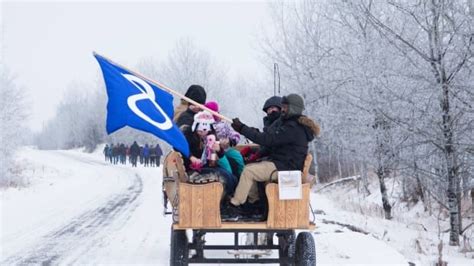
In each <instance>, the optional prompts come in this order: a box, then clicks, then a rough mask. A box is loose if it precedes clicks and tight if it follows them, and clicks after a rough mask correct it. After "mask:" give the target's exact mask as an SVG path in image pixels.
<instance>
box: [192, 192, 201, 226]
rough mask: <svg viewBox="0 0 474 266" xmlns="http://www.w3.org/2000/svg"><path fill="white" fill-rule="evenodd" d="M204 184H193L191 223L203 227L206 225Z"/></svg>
mask: <svg viewBox="0 0 474 266" xmlns="http://www.w3.org/2000/svg"><path fill="white" fill-rule="evenodd" d="M203 188H204V186H191V195H192V201H191V204H192V209H191V224H192V225H193V226H197V227H202V226H203V225H204V221H203V220H204V216H203V209H204V206H203V205H204V190H203Z"/></svg>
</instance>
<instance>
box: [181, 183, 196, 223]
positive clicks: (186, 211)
mask: <svg viewBox="0 0 474 266" xmlns="http://www.w3.org/2000/svg"><path fill="white" fill-rule="evenodd" d="M178 189H179V192H178V193H179V194H178V196H179V207H178V215H179V225H180V226H183V227H187V226H191V225H192V220H191V219H192V217H191V210H192V201H193V199H192V191H191V187H190V185H188V184H185V183H180V184H179V188H178Z"/></svg>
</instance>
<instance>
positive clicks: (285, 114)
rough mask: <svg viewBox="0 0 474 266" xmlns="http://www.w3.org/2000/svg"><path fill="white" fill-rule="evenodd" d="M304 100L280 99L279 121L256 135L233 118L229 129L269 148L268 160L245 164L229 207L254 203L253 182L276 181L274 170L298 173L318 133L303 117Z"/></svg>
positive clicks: (256, 131) (317, 129) (305, 117)
mask: <svg viewBox="0 0 474 266" xmlns="http://www.w3.org/2000/svg"><path fill="white" fill-rule="evenodd" d="M303 110H304V100H303V98H302V97H301V96H299V95H298V94H289V95H287V96H285V97H283V98H282V115H281V118H280V119H279V120H277V121H275V123H277V124H274V125H272V126H273V127H274V128H273V130H271V131H270V132H259V130H258V129H256V128H251V127H248V126H246V125H245V124H243V123H242V122H241V121H240V120H239V119H238V118H235V119H233V123H232V127H233V128H234V129H235V130H236V131H237V132H239V133H240V134H242V135H244V136H245V137H247V138H248V139H250V140H252V141H253V142H255V143H257V144H259V145H263V146H267V147H270V148H271V149H272V153H271V154H270V155H269V157H268V161H262V162H259V163H253V164H249V165H247V166H246V167H245V168H244V171H243V172H242V175H241V177H240V181H239V184H238V185H237V188H236V190H235V193H234V197H232V199H231V200H230V203H231V204H230V205H231V207H235V206H239V205H242V204H244V203H245V202H246V201H247V197H248V202H249V203H254V202H256V201H257V200H258V192H257V188H256V182H263V181H270V179H271V180H276V179H277V176H278V171H290V170H302V169H303V165H304V160H305V158H306V155H307V154H308V143H309V142H310V141H312V140H313V139H314V138H315V137H316V136H318V135H319V133H320V128H319V125H318V124H316V123H315V122H314V121H313V120H312V119H311V118H309V117H307V116H305V115H303V114H302V113H303Z"/></svg>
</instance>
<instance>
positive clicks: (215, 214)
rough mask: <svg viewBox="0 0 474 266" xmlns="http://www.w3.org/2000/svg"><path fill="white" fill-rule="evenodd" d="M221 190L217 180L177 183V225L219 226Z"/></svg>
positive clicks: (192, 226) (221, 187)
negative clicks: (202, 182) (206, 182)
mask: <svg viewBox="0 0 474 266" xmlns="http://www.w3.org/2000/svg"><path fill="white" fill-rule="evenodd" d="M223 190H224V189H223V186H222V184H221V183H219V182H213V183H208V184H187V183H179V213H178V215H179V226H180V227H189V228H206V227H218V226H220V224H221V217H220V200H221V197H222V192H223Z"/></svg>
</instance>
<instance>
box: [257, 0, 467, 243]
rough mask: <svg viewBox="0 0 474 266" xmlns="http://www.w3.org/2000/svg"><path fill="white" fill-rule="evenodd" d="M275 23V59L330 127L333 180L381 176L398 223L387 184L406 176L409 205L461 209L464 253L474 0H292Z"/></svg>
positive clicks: (456, 223)
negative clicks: (355, 175)
mask: <svg viewBox="0 0 474 266" xmlns="http://www.w3.org/2000/svg"><path fill="white" fill-rule="evenodd" d="M272 19H273V25H274V26H273V31H267V32H273V33H274V34H272V35H269V34H267V35H265V34H264V35H263V36H264V37H263V38H262V47H263V51H264V53H265V54H266V55H267V58H268V59H269V60H274V61H276V62H277V63H278V64H279V66H280V69H281V75H282V84H284V88H286V90H285V92H286V91H294V90H297V91H298V92H299V93H301V94H302V95H304V97H305V100H306V104H307V109H308V110H307V111H308V112H309V113H310V114H311V116H313V117H315V118H317V119H319V121H320V122H321V125H322V130H323V131H322V132H323V134H322V138H321V139H320V140H319V141H318V144H317V147H318V149H317V151H318V159H319V162H320V165H319V167H320V171H319V173H320V174H323V175H322V176H321V178H328V177H331V176H334V173H337V175H339V176H340V177H342V176H344V175H346V174H353V173H360V174H361V175H362V177H363V180H364V179H365V177H366V176H367V173H368V171H372V172H373V173H375V174H376V176H377V177H378V179H379V181H380V192H381V193H382V201H383V202H382V204H383V207H384V210H385V217H386V218H387V219H390V218H391V217H392V212H391V207H392V206H391V205H392V203H391V202H390V201H389V199H388V196H387V189H386V187H385V179H386V178H392V177H396V178H399V180H400V181H401V183H402V186H403V198H404V199H405V200H407V201H412V202H417V201H420V200H421V201H423V202H424V203H425V206H427V205H428V204H429V203H428V202H429V201H431V200H433V201H436V202H438V203H439V204H440V205H441V206H443V207H442V208H445V209H446V210H447V211H448V212H449V216H450V224H451V231H450V244H451V245H458V244H459V236H460V234H461V233H462V228H463V227H462V216H463V213H466V212H467V211H468V210H466V209H462V205H461V202H462V199H463V198H467V197H469V191H472V189H474V182H473V167H474V134H473V132H474V120H473V118H474V109H473V103H474V79H473V78H472V77H473V70H474V68H473V63H474V60H473V57H474V53H473V51H474V40H473V38H474V10H473V5H472V1H468V0H466V1H463V0H461V1H446V0H435V1H427V0H425V1H372V0H358V1H344V0H336V1H297V2H286V1H283V2H279V3H277V4H275V5H273V6H272ZM321 162H324V164H321ZM355 169H357V170H355ZM365 184H367V182H365ZM364 191H367V192H369V191H368V189H366V190H364Z"/></svg>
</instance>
